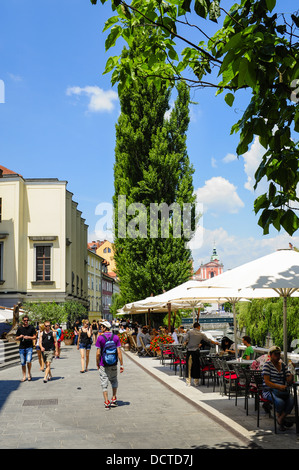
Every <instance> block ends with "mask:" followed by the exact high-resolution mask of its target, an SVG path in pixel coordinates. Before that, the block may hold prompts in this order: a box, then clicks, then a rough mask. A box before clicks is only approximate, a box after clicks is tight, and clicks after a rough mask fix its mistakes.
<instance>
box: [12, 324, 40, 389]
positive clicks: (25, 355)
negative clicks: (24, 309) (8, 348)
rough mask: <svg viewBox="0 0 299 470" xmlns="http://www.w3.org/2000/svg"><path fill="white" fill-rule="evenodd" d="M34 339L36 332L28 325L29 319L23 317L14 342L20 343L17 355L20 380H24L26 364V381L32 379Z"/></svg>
mask: <svg viewBox="0 0 299 470" xmlns="http://www.w3.org/2000/svg"><path fill="white" fill-rule="evenodd" d="M35 339H36V330H35V328H34V326H33V325H29V317H28V316H27V315H25V316H24V317H23V320H22V325H21V326H19V327H18V329H17V332H16V341H20V345H19V353H20V359H21V366H22V374H23V377H22V380H21V382H25V380H26V364H27V375H28V381H30V380H31V379H32V376H31V365H32V353H33V341H34V340H35Z"/></svg>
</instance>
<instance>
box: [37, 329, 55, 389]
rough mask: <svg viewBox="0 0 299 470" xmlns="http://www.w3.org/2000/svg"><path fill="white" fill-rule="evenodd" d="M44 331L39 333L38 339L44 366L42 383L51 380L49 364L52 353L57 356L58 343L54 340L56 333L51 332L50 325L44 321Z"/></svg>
mask: <svg viewBox="0 0 299 470" xmlns="http://www.w3.org/2000/svg"><path fill="white" fill-rule="evenodd" d="M44 326H45V329H44V331H42V332H41V334H40V338H39V347H40V349H41V351H42V354H43V358H44V363H45V364H46V370H45V376H44V383H47V382H48V380H51V379H52V374H51V362H52V360H53V356H54V351H56V355H57V354H58V343H57V338H56V332H55V331H52V330H51V323H50V322H49V321H45V323H44Z"/></svg>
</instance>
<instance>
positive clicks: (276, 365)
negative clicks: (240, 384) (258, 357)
mask: <svg viewBox="0 0 299 470" xmlns="http://www.w3.org/2000/svg"><path fill="white" fill-rule="evenodd" d="M280 354H281V349H280V348H279V347H278V346H272V347H271V348H270V349H269V355H270V360H269V361H267V362H265V364H264V366H263V378H264V391H263V397H264V398H266V399H267V400H269V401H271V402H272V401H274V403H275V410H276V415H277V422H278V424H279V430H280V431H285V430H286V428H285V426H289V425H291V424H292V423H289V422H288V421H286V417H287V415H288V414H290V413H291V411H292V409H293V406H294V397H293V396H292V395H291V394H290V392H289V390H288V386H289V385H290V384H291V383H292V382H293V378H294V377H293V375H292V374H291V372H290V371H289V370H288V369H287V367H286V365H285V364H284V362H282V361H281V359H280ZM270 391H271V392H270Z"/></svg>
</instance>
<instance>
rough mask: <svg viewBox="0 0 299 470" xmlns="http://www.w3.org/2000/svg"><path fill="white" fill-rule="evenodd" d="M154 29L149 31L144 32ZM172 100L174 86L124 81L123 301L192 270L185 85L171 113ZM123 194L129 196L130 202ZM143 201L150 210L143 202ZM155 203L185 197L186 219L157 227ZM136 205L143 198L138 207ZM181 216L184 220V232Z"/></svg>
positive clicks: (118, 244) (135, 47) (119, 150)
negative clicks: (126, 85)
mask: <svg viewBox="0 0 299 470" xmlns="http://www.w3.org/2000/svg"><path fill="white" fill-rule="evenodd" d="M142 34H143V33H142ZM147 36H148V33H145V37H144V39H146V37H147ZM142 43H143V42H142V41H141V42H140V37H139V36H138V38H137V40H136V42H135V41H134V43H132V46H131V49H130V50H129V51H126V50H125V51H123V54H122V55H123V56H124V57H127V56H128V55H130V56H132V55H134V54H137V55H138V53H139V51H140V50H142V47H141V46H140V44H142ZM169 99H170V90H169V89H168V88H166V87H165V86H161V87H160V89H159V90H157V88H156V86H155V84H154V83H148V82H146V81H144V82H140V81H135V82H134V83H132V86H131V87H130V89H127V88H123V89H122V90H121V93H120V103H121V115H120V117H119V120H118V123H117V125H116V148H115V165H114V185H115V194H114V198H113V204H114V210H115V241H114V249H115V261H116V266H117V273H118V276H119V279H120V289H121V295H122V297H123V300H124V302H130V301H134V300H139V299H141V298H144V297H146V296H149V295H151V294H154V295H156V294H160V293H162V292H163V290H168V289H171V288H172V287H175V286H176V285H178V284H180V283H182V282H185V281H186V280H188V279H189V278H190V274H191V268H192V264H191V252H190V250H189V249H187V248H186V246H185V245H186V242H187V241H189V239H190V238H191V235H190V236H189V235H188V234H187V235H186V231H185V230H184V228H183V204H186V203H190V205H191V206H192V205H193V204H194V202H195V196H194V194H193V192H194V189H193V182H192V174H193V172H194V170H193V168H192V166H191V165H190V162H189V158H188V155H187V150H186V131H187V128H188V124H189V108H188V106H189V103H190V100H189V90H188V88H187V87H186V85H184V84H183V83H181V84H180V85H179V86H178V88H177V99H176V102H175V105H174V109H173V110H172V111H171V113H170V117H169V119H166V118H165V113H166V112H167V111H168V110H169ZM119 196H121V197H124V196H125V198H126V201H125V203H124V206H123V205H121V204H120V202H119V201H120V200H119ZM140 203H142V204H143V206H142V207H143V208H146V213H144V211H143V210H142V208H141V209H140V208H139V207H138V204H140ZM154 203H156V204H157V205H159V204H161V203H165V204H167V205H168V206H169V207H170V206H171V205H172V204H173V203H177V204H178V207H179V209H180V211H181V214H180V216H179V219H178V218H177V217H176V219H175V215H174V212H172V211H170V212H169V216H168V218H167V227H169V236H168V233H164V232H163V230H162V222H161V217H160V216H159V217H158V219H159V220H158V224H157V225H156V229H157V231H156V232H155V233H154V232H153V231H151V229H152V226H151V220H152V218H151V211H150V205H151V204H154ZM132 204H137V205H136V206H134V207H135V208H136V209H134V210H133V211H132V210H131V209H132V207H133V206H132ZM192 207H193V209H192V217H190V219H191V222H193V225H192V226H191V229H194V220H195V217H194V206H192ZM139 209H140V210H139ZM130 210H131V213H129V212H130ZM136 218H138V223H137V221H136V220H137V219H136ZM174 220H176V221H177V220H179V229H180V230H179V232H180V233H179V236H178V233H176V232H175V228H177V225H175V222H174ZM169 222H170V223H169ZM141 227H142V228H143V230H141ZM123 229H125V234H124V233H123Z"/></svg>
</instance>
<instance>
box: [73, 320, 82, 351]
mask: <svg viewBox="0 0 299 470" xmlns="http://www.w3.org/2000/svg"><path fill="white" fill-rule="evenodd" d="M80 328H81V323H80V321H79V320H76V323H75V325H74V333H75V338H74V344H75V346H77V344H78V337H79V333H80Z"/></svg>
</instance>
